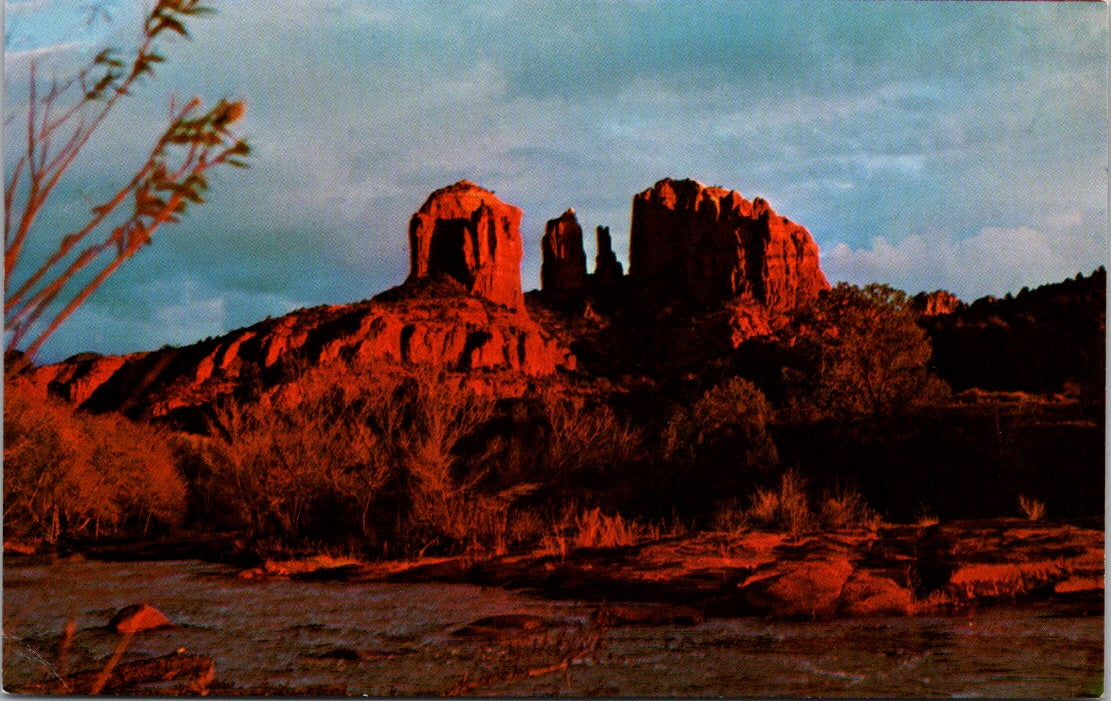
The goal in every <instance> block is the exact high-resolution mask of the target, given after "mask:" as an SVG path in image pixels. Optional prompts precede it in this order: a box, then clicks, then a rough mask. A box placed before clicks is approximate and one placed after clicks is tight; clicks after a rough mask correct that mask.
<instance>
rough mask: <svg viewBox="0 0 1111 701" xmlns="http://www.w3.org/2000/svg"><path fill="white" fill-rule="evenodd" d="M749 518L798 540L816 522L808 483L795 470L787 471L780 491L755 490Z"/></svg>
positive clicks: (780, 483)
mask: <svg viewBox="0 0 1111 701" xmlns="http://www.w3.org/2000/svg"><path fill="white" fill-rule="evenodd" d="M748 518H749V519H750V520H751V521H752V522H753V523H754V524H756V525H759V526H763V527H765V528H772V529H776V530H785V531H787V532H789V533H790V534H791V535H792V536H794V537H795V538H797V537H798V536H799V535H801V534H802V533H803V532H805V531H806V530H807V529H808V528H810V526H811V525H813V522H814V516H813V513H812V512H811V510H810V503H809V498H808V497H807V494H806V480H805V479H804V478H803V477H802V476H800V475H799V474H798V473H797V472H795V471H794V470H787V471H786V472H784V473H783V475H782V476H781V477H780V479H779V488H778V489H776V490H765V489H758V490H757V491H756V493H755V494H754V495H753V496H752V504H751V506H750V507H749V509H748Z"/></svg>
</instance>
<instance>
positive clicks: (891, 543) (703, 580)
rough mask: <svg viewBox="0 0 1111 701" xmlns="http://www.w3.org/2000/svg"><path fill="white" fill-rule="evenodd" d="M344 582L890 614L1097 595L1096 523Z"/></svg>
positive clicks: (731, 608)
mask: <svg viewBox="0 0 1111 701" xmlns="http://www.w3.org/2000/svg"><path fill="white" fill-rule="evenodd" d="M329 574H335V575H337V577H336V578H337V579H342V580H345V581H393V582H419V581H424V582H434V581H435V582H466V583H473V584H480V585H485V586H501V587H508V588H520V589H529V590H533V591H535V592H536V593H538V594H542V595H546V596H553V597H560V598H578V599H585V600H594V601H599V602H607V604H612V603H614V602H626V603H628V602H640V603H641V604H656V605H660V604H666V605H668V606H670V607H672V608H669V609H667V610H664V609H653V608H651V607H643V606H642V607H641V608H637V607H635V606H623V607H621V608H617V609H614V610H615V611H617V612H618V613H619V614H620V616H619V617H620V618H622V619H629V620H634V619H639V618H643V619H644V622H646V623H650V622H652V621H653V620H655V619H657V618H661V617H662V618H665V619H666V618H675V617H677V616H678V617H681V618H683V619H684V620H690V621H697V620H699V617H700V616H702V615H711V616H745V615H761V616H771V617H777V618H826V617H842V616H890V615H909V614H915V613H925V612H928V611H932V610H939V609H943V608H952V607H963V606H969V605H976V604H984V603H1006V602H1011V601H1015V600H1018V599H1020V598H1025V599H1030V598H1039V597H1048V596H1063V595H1090V596H1102V594H1103V532H1102V531H1099V530H1094V529H1089V528H1081V527H1078V526H1073V525H1068V524H1055V523H1039V522H1029V521H1022V520H1019V519H994V520H990V521H987V520H985V521H959V522H952V523H946V524H940V525H938V524H935V525H928V526H889V527H881V528H879V529H877V530H874V531H873V530H863V529H861V530H845V531H836V532H827V533H815V534H808V535H803V536H800V537H799V538H797V539H796V538H793V537H791V536H789V535H787V534H782V533H767V532H761V531H749V532H744V533H739V534H732V533H697V534H691V535H684V536H677V537H671V538H664V539H661V540H656V541H651V542H645V543H642V544H639V545H635V546H628V547H622V548H604V549H603V548H598V549H579V550H573V551H571V552H569V553H567V554H566V555H557V554H527V555H507V556H501V557H493V558H475V557H459V558H441V559H437V560H434V561H426V562H414V563H397V562H393V563H379V564H370V565H346V566H344V567H342V568H336V571H334V572H332V573H329V572H328V571H326V570H325V571H321V572H318V573H317V576H316V577H314V578H327V577H328V575H329Z"/></svg>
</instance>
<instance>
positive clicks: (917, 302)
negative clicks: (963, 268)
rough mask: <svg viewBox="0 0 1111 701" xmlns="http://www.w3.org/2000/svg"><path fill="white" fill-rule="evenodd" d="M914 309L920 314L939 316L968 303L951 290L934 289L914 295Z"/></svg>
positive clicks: (954, 310)
mask: <svg viewBox="0 0 1111 701" xmlns="http://www.w3.org/2000/svg"><path fill="white" fill-rule="evenodd" d="M913 303H914V310H915V311H917V312H918V313H919V314H921V315H922V316H940V315H942V314H952V313H953V312H957V311H960V310H961V309H964V308H965V307H967V306H968V305H967V304H965V303H964V302H962V301H961V300H960V298H959V297H957V296H956V295H955V294H953V293H952V292H949V291H947V290H935V291H933V292H919V293H918V294H916V295H914V300H913Z"/></svg>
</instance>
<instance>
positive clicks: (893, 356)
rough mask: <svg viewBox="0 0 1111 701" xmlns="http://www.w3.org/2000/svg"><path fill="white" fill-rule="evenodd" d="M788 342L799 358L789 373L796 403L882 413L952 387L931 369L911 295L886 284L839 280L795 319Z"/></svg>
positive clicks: (829, 411) (835, 411) (813, 408)
mask: <svg viewBox="0 0 1111 701" xmlns="http://www.w3.org/2000/svg"><path fill="white" fill-rule="evenodd" d="M789 343H790V344H791V345H793V346H794V347H795V349H796V350H797V351H798V357H799V358H800V360H801V363H800V367H796V368H793V369H792V370H791V371H790V377H789V378H788V379H789V382H788V385H789V387H790V392H791V395H792V396H791V398H790V400H791V401H792V402H793V404H794V406H795V408H796V409H803V410H808V411H810V412H811V413H813V412H816V413H818V414H820V415H840V414H871V415H880V414H885V413H890V412H892V411H896V410H899V409H902V408H909V407H914V406H920V405H923V404H928V403H930V402H932V401H936V400H937V399H939V398H941V397H944V396H945V394H946V393H947V392H948V388H947V387H946V386H945V384H944V382H942V381H941V380H940V379H938V378H937V377H935V376H934V375H933V374H931V373H930V372H929V370H928V368H927V363H928V362H929V360H930V354H931V346H930V339H929V337H928V336H927V335H926V332H925V330H924V329H922V327H920V326H919V325H918V323H917V319H916V315H915V313H914V311H913V310H912V308H911V300H910V298H909V297H908V296H907V295H906V294H905V293H904V292H902V291H900V290H896V289H894V288H892V287H888V286H887V285H881V284H871V285H867V286H866V287H863V288H861V287H857V286H855V285H849V284H847V283H839V284H838V285H837V286H836V287H834V288H833V289H832V290H830V291H829V292H828V293H826V294H825V295H823V296H822V298H821V299H820V300H819V301H818V303H817V304H816V305H815V306H814V308H813V309H812V310H810V312H808V313H807V314H805V315H803V316H802V317H801V318H800V319H799V320H798V321H796V324H795V327H794V333H793V335H792V337H791V338H790V339H789Z"/></svg>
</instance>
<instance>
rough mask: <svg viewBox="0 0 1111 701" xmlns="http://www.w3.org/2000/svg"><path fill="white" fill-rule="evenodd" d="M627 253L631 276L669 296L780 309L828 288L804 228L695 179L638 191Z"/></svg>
mask: <svg viewBox="0 0 1111 701" xmlns="http://www.w3.org/2000/svg"><path fill="white" fill-rule="evenodd" d="M629 258H630V260H629V277H630V278H631V279H632V280H635V281H637V282H638V283H639V284H640V285H641V286H642V287H643V288H644V289H645V290H647V291H649V292H650V293H651V294H652V296H653V297H655V298H656V299H657V300H659V301H660V302H664V303H666V302H668V301H676V300H683V301H687V302H690V303H693V304H696V305H699V306H705V307H711V306H714V305H717V304H719V303H721V302H723V301H726V300H733V301H736V302H741V303H744V304H756V305H760V306H762V307H764V308H766V309H767V310H768V311H769V312H770V313H772V314H781V313H789V312H792V311H794V310H796V309H799V308H800V307H805V306H807V305H809V304H811V303H812V302H813V301H814V300H815V299H817V297H818V293H819V292H821V291H822V290H824V289H828V288H829V283H828V282H827V281H826V278H825V275H824V274H823V273H822V270H821V267H820V266H819V264H818V246H817V244H815V243H814V240H813V239H812V238H811V236H810V232H808V231H807V230H806V229H805V228H804V227H802V226H800V225H798V224H795V223H793V222H791V221H790V220H788V219H787V218H786V217H781V216H779V215H778V214H776V213H775V211H774V210H772V208H771V207H770V206H769V205H768V203H767V202H766V201H764V200H762V199H760V198H756V199H755V200H753V201H751V202H750V201H749V200H746V199H745V198H743V197H742V196H741V194H740V193H738V192H735V191H730V190H726V189H724V188H720V187H707V186H705V185H703V184H702V183H699V182H697V181H695V180H671V179H665V180H661V181H659V182H658V183H656V184H655V186H654V187H652V188H651V189H649V190H645V191H644V192H641V193H640V194H638V195H636V196H635V197H634V198H633V216H632V228H631V230H630V251H629Z"/></svg>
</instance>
